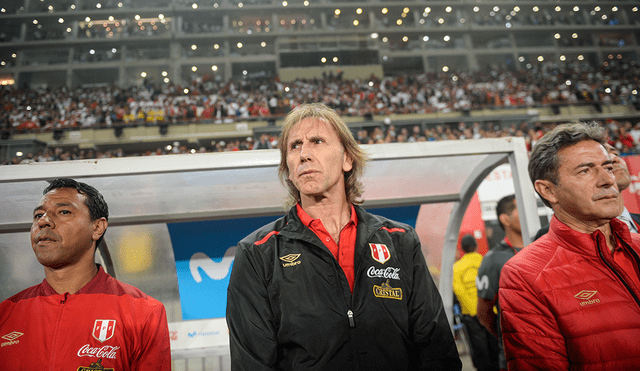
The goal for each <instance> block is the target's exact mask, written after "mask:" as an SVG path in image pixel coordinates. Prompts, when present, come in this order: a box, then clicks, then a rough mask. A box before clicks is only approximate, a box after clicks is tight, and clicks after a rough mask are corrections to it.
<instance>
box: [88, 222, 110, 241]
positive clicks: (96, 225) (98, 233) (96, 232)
mask: <svg viewBox="0 0 640 371" xmlns="http://www.w3.org/2000/svg"><path fill="white" fill-rule="evenodd" d="M108 225H109V222H107V219H106V218H105V217H102V218H100V219H96V220H94V221H93V233H92V234H91V238H93V240H94V241H98V239H100V237H102V235H103V234H104V232H105V231H106V230H107V226H108Z"/></svg>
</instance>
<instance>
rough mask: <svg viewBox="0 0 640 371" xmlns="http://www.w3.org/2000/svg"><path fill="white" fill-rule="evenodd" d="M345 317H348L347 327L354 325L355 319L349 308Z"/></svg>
mask: <svg viewBox="0 0 640 371" xmlns="http://www.w3.org/2000/svg"><path fill="white" fill-rule="evenodd" d="M347 317H349V327H351V328H354V327H356V321H355V320H354V319H353V311H352V310H351V309H349V310H348V311H347Z"/></svg>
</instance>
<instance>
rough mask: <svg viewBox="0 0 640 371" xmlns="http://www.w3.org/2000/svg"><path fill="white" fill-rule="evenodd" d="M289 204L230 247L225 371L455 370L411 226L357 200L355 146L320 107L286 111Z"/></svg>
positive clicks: (284, 162)
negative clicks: (228, 354)
mask: <svg viewBox="0 0 640 371" xmlns="http://www.w3.org/2000/svg"><path fill="white" fill-rule="evenodd" d="M280 153H281V161H280V168H279V174H280V178H281V179H282V181H283V183H285V184H286V185H287V187H288V189H289V193H290V196H291V200H290V201H291V204H292V205H293V207H292V208H291V210H290V211H289V213H288V214H287V215H286V216H284V217H282V218H280V219H279V220H277V221H275V222H274V223H271V224H269V225H267V226H265V227H263V228H261V229H259V230H258V231H255V232H254V233H252V234H251V235H249V236H248V237H246V238H245V239H244V240H242V241H241V242H240V243H239V244H238V247H237V251H236V257H235V261H234V267H233V271H232V273H231V280H230V282H229V289H228V299H227V322H228V325H229V334H230V347H231V365H232V369H233V370H251V371H258V370H296V371H297V370H366V371H372V370H460V369H461V367H462V364H461V362H460V358H459V356H458V352H457V349H456V346H455V342H454V339H453V336H452V332H451V328H450V327H449V324H448V321H447V318H446V316H445V312H444V309H443V305H442V300H441V298H440V294H439V293H438V291H437V289H436V287H435V285H434V283H433V280H432V279H431V276H430V275H429V271H428V269H427V265H426V263H425V260H424V257H423V255H422V251H421V248H420V241H419V240H418V236H417V234H416V232H415V231H414V230H413V228H411V227H410V226H408V225H405V224H401V223H397V222H393V221H391V220H388V219H385V218H382V217H379V216H375V215H372V214H369V213H368V212H366V211H365V210H364V209H362V208H361V207H360V206H357V205H358V204H359V203H361V201H359V198H360V195H361V193H362V190H361V188H362V187H361V183H360V181H359V177H360V176H361V175H362V172H363V167H364V165H365V160H366V158H365V155H364V153H363V152H362V150H361V149H360V147H359V146H358V145H357V143H356V141H355V140H354V138H353V136H352V134H351V132H350V131H349V128H348V127H347V126H346V125H345V124H344V122H343V121H342V119H340V117H339V116H338V115H337V114H336V113H335V112H334V111H333V110H331V109H330V108H328V107H326V106H324V105H322V104H310V105H303V106H301V107H298V108H297V109H296V110H294V111H293V112H291V113H290V114H289V115H288V116H287V117H286V119H285V124H284V126H283V129H282V135H281V138H280Z"/></svg>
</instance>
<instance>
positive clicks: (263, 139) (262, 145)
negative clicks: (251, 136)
mask: <svg viewBox="0 0 640 371" xmlns="http://www.w3.org/2000/svg"><path fill="white" fill-rule="evenodd" d="M272 148H273V147H272V146H271V142H270V141H269V136H268V135H267V134H262V135H260V140H257V141H256V142H255V143H254V144H253V148H252V149H272Z"/></svg>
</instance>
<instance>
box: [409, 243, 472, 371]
mask: <svg viewBox="0 0 640 371" xmlns="http://www.w3.org/2000/svg"><path fill="white" fill-rule="evenodd" d="M412 233H413V239H412V241H411V242H410V243H411V244H412V247H411V248H412V259H413V260H412V264H413V288H412V290H411V295H410V297H409V303H408V305H409V326H410V329H411V332H412V333H411V336H412V339H413V345H414V352H413V356H412V363H413V364H414V365H413V369H415V370H447V371H455V370H461V369H462V362H461V361H460V356H459V355H458V349H457V347H456V344H455V340H454V339H453V332H452V330H451V327H450V326H449V321H448V320H447V316H446V315H445V311H444V307H443V304H442V298H441V297H440V293H439V292H438V290H437V288H436V286H435V284H434V283H433V279H432V278H431V274H430V273H429V270H428V268H427V263H426V261H425V259H424V255H423V254H422V249H421V248H420V241H419V240H418V236H417V235H416V234H415V231H412Z"/></svg>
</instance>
